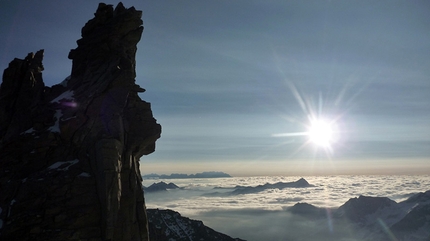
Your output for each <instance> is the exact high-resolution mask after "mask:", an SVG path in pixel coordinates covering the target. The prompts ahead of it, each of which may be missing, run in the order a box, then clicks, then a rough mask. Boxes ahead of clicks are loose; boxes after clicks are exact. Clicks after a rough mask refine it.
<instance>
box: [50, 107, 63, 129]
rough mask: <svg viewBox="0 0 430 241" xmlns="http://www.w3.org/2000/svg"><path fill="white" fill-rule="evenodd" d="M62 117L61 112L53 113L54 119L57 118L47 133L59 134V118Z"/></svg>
mask: <svg viewBox="0 0 430 241" xmlns="http://www.w3.org/2000/svg"><path fill="white" fill-rule="evenodd" d="M62 115H63V113H62V112H61V110H57V111H56V112H55V118H57V120H56V121H55V124H54V125H53V126H51V127H49V129H48V130H49V131H51V132H58V133H60V118H61V116H62Z"/></svg>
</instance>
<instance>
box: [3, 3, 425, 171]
mask: <svg viewBox="0 0 430 241" xmlns="http://www.w3.org/2000/svg"><path fill="white" fill-rule="evenodd" d="M107 3H112V4H114V5H116V4H117V3H116V2H107ZM123 3H124V5H125V7H130V6H135V7H136V8H137V9H139V10H143V21H144V28H145V29H144V32H143V35H142V40H141V41H140V43H139V45H138V52H137V57H136V58H137V59H136V62H137V68H136V71H137V78H136V81H137V83H138V84H139V85H141V86H142V87H143V88H145V89H146V90H147V91H146V92H145V93H142V94H141V95H140V96H141V98H142V99H143V100H145V101H148V102H151V104H152V110H153V114H154V117H155V118H156V119H157V120H158V122H159V123H160V124H161V125H162V128H163V132H162V137H161V138H160V139H159V140H158V141H157V147H156V151H155V153H153V154H150V155H149V156H144V157H143V158H142V159H141V160H142V161H141V170H142V172H143V173H151V172H155V173H159V174H161V173H166V174H169V173H172V172H181V173H195V172H200V171H211V170H213V171H224V172H227V173H230V174H232V175H235V176H239V175H320V174H330V175H331V174H390V173H395V174H426V173H427V174H428V173H430V15H429V14H428V13H429V12H430V3H429V2H428V1H424V0H423V1H406V0H405V1H398V0H380V1H370V0H365V1H358V0H357V1H353V0H351V1H336V0H332V1H281V0H279V1H276V0H274V1H251V0H246V1H245V0H243V1H242V0H236V1H226V0H219V1H208V0H203V1H201V0H199V1H197V0H195V1H194V0H190V1H166V0H158V1H148V0H147V1H123ZM97 5H98V1H83V0H78V1H73V2H72V1H62V2H61V4H59V3H58V1H54V0H44V1H40V2H38V4H33V3H32V2H31V1H28V0H20V1H8V0H3V1H0V14H1V16H2V18H1V20H0V23H1V24H0V31H1V33H2V34H1V35H0V68H1V69H5V68H6V67H7V65H8V63H9V62H10V61H11V60H12V59H13V58H15V57H18V58H24V57H25V56H26V55H27V53H29V52H35V51H37V50H39V49H45V58H44V66H45V71H44V72H43V78H44V81H45V84H46V85H48V86H50V85H53V84H56V83H59V82H61V81H62V80H63V79H64V78H66V77H67V76H68V75H69V74H70V70H71V65H72V63H71V61H70V60H69V59H67V55H68V52H69V51H70V49H73V48H76V46H77V45H76V40H78V39H79V38H80V30H81V28H82V27H83V26H84V24H85V23H86V22H87V21H88V20H89V19H90V18H92V17H93V13H94V12H95V10H96V8H97ZM312 116H313V117H318V118H324V119H326V120H328V121H332V122H335V123H334V125H335V126H336V129H337V131H338V133H337V141H336V142H335V143H333V145H332V146H331V148H330V149H329V150H328V149H325V148H317V147H316V146H315V145H313V144H312V143H309V141H308V136H300V135H294V133H302V132H306V131H307V126H308V125H309V118H310V117H312Z"/></svg>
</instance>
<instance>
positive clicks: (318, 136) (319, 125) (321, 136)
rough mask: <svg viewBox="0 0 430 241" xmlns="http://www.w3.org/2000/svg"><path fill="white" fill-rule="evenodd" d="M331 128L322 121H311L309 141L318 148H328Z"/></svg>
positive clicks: (330, 140) (331, 136)
mask: <svg viewBox="0 0 430 241" xmlns="http://www.w3.org/2000/svg"><path fill="white" fill-rule="evenodd" d="M333 134H334V133H333V128H332V126H331V124H330V123H329V122H327V121H324V120H313V121H312V122H311V124H310V126H309V130H308V136H309V140H310V141H311V142H313V143H314V144H315V145H317V146H319V147H324V148H327V147H330V145H331V144H332V142H333V141H334V139H333Z"/></svg>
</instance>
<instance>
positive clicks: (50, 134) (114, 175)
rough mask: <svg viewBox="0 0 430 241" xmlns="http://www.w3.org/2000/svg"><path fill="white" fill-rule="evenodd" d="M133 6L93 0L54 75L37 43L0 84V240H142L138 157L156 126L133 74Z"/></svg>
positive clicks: (138, 30) (138, 24) (136, 14)
mask: <svg viewBox="0 0 430 241" xmlns="http://www.w3.org/2000/svg"><path fill="white" fill-rule="evenodd" d="M141 15H142V12H141V11H137V10H136V9H134V8H133V7H131V8H125V7H124V6H123V5H122V3H119V4H118V5H117V6H116V7H115V8H114V7H113V6H112V5H106V4H103V3H100V4H99V6H98V9H97V12H96V13H95V17H94V18H93V19H91V20H89V21H88V22H87V23H86V25H85V26H84V27H83V29H82V38H81V39H79V40H78V41H77V43H78V47H77V48H76V49H73V50H71V51H70V54H69V58H70V59H71V60H72V61H73V66H72V72H71V74H70V76H69V77H67V78H66V79H65V80H64V81H63V82H61V83H60V84H57V85H54V86H52V87H46V86H45V85H44V83H43V79H42V71H43V70H44V68H43V65H42V60H43V50H40V51H37V52H36V53H35V54H33V53H30V54H29V55H28V56H27V57H25V59H14V60H13V61H12V62H11V63H10V64H9V67H8V68H7V69H6V70H5V71H4V74H3V80H2V84H1V87H0V240H32V241H36V240H47V241H50V240H83V241H90V240H91V241H96V240H116V241H117V240H118V241H122V240H148V225H147V216H146V210H145V203H144V197H143V191H142V184H141V175H140V170H139V158H140V157H141V156H143V155H147V154H150V153H152V152H153V151H154V150H155V142H156V140H157V139H158V138H159V137H160V134H161V126H160V125H159V124H157V122H156V120H155V119H154V118H153V115H152V111H151V106H150V104H149V103H148V102H145V101H143V100H141V99H140V97H139V96H138V93H139V92H144V91H145V90H144V89H142V88H141V87H140V86H138V85H136V84H135V77H136V73H135V65H136V63H135V54H136V50H137V48H136V44H137V43H138V42H139V40H140V37H141V34H142V31H143V26H142V20H141Z"/></svg>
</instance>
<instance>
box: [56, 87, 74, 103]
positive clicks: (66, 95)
mask: <svg viewBox="0 0 430 241" xmlns="http://www.w3.org/2000/svg"><path fill="white" fill-rule="evenodd" d="M74 94H75V93H74V92H73V90H68V91H65V92H63V93H62V94H61V95H59V96H58V97H57V98H55V99H53V100H52V101H51V103H60V100H75V98H73V95H74Z"/></svg>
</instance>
